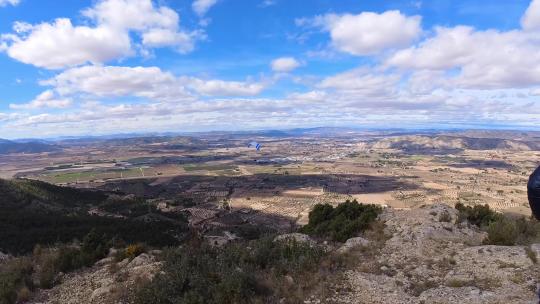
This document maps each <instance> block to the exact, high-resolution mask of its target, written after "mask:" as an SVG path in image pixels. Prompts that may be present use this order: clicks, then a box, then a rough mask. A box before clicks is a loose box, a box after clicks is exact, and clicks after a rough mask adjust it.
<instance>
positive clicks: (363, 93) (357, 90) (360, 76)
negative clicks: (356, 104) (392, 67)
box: [318, 68, 401, 98]
mask: <svg viewBox="0 0 540 304" xmlns="http://www.w3.org/2000/svg"><path fill="white" fill-rule="evenodd" d="M400 79H401V77H400V76H399V75H394V74H388V75H387V74H383V73H379V72H377V71H374V70H371V69H369V68H358V69H354V70H351V71H347V72H344V73H340V74H337V75H334V76H330V77H327V78H325V79H323V80H322V81H321V82H320V83H319V84H318V87H320V88H323V89H335V90H338V91H342V92H349V93H354V94H355V95H356V96H357V97H362V98H365V97H369V96H370V97H377V96H382V97H388V96H390V95H392V94H393V93H394V92H395V91H396V86H397V84H398V82H399V81H400Z"/></svg>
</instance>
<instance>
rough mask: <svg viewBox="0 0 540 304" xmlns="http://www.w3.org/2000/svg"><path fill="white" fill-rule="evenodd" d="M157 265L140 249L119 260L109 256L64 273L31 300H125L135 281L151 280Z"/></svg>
mask: <svg viewBox="0 0 540 304" xmlns="http://www.w3.org/2000/svg"><path fill="white" fill-rule="evenodd" d="M160 266H161V263H160V262H157V261H156V258H155V256H154V255H152V254H146V253H142V254H140V255H139V256H137V257H135V258H134V259H133V260H131V261H130V260H128V259H125V260H123V261H120V262H115V260H114V259H113V258H111V257H108V258H105V259H103V260H101V261H98V262H97V263H96V264H95V265H94V266H93V267H91V268H88V269H85V270H83V271H79V272H75V273H71V274H67V275H65V276H64V277H63V278H62V282H61V284H59V285H57V286H55V287H54V288H52V289H50V290H41V291H39V293H38V294H37V295H36V297H35V298H34V300H33V302H31V303H36V304H37V303H59V304H81V303H89V304H102V303H126V302H125V299H126V298H128V297H132V296H133V295H134V294H135V293H136V290H137V287H138V286H139V285H138V284H139V283H140V282H145V281H149V280H152V279H153V277H154V275H155V274H156V273H157V272H158V271H159V269H160Z"/></svg>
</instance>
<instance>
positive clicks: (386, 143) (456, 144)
mask: <svg viewBox="0 0 540 304" xmlns="http://www.w3.org/2000/svg"><path fill="white" fill-rule="evenodd" d="M371 147H373V148H376V149H399V150H402V151H412V152H415V151H416V152H421V151H452V150H464V149H471V150H511V151H512V150H513V151H531V150H540V141H532V140H510V139H503V138H493V137H491V138H473V137H465V136H445V135H441V136H419V135H410V136H396V137H389V138H383V139H380V140H377V141H375V142H372V144H371Z"/></svg>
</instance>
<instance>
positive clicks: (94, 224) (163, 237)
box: [0, 179, 187, 254]
mask: <svg viewBox="0 0 540 304" xmlns="http://www.w3.org/2000/svg"><path fill="white" fill-rule="evenodd" d="M96 208H99V209H100V210H102V212H103V213H105V214H104V215H92V214H91V213H90V212H89V211H90V210H91V209H92V210H93V209H96ZM149 214H150V215H152V216H154V218H156V217H157V216H158V215H161V213H160V212H159V211H158V210H156V208H155V207H152V206H149V205H147V204H146V203H145V201H144V200H142V199H138V198H133V199H123V198H121V197H119V198H114V197H110V196H109V194H108V193H106V192H102V191H97V190H96V191H94V190H83V189H76V188H69V187H59V186H55V185H51V184H47V183H44V182H40V181H34V180H24V179H15V180H3V179H0V252H4V253H6V252H7V253H12V254H18V253H26V252H29V251H31V250H32V248H34V246H35V245H36V244H42V245H45V246H47V245H52V244H55V243H65V242H70V241H72V240H73V239H79V240H80V239H82V238H83V237H84V236H85V235H86V234H87V233H89V232H90V231H92V230H95V231H97V232H99V233H100V234H106V235H108V236H109V237H111V238H115V237H116V238H118V239H120V240H123V241H125V242H128V243H138V242H143V243H146V244H149V245H151V246H170V245H176V244H177V243H178V241H179V235H181V234H182V233H184V232H185V231H187V224H186V223H185V220H184V219H183V217H178V216H175V217H174V220H171V219H167V220H159V219H160V218H157V220H155V221H142V220H139V219H138V218H141V217H144V216H146V215H149ZM162 218H164V217H162Z"/></svg>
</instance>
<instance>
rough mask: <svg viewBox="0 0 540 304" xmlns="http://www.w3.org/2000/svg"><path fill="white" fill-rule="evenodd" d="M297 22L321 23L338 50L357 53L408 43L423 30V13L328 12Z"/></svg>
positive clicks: (371, 53)
mask: <svg viewBox="0 0 540 304" xmlns="http://www.w3.org/2000/svg"><path fill="white" fill-rule="evenodd" d="M297 24H298V25H311V26H318V27H322V28H323V29H324V30H325V31H328V32H329V33H330V38H331V40H332V45H333V46H334V47H335V48H336V49H337V50H339V51H342V52H345V53H349V54H352V55H358V56H366V55H374V54H377V53H379V52H381V51H384V50H387V49H393V48H400V47H404V46H409V45H410V44H411V43H412V42H413V41H414V40H415V39H417V38H418V37H419V35H420V34H421V32H422V29H421V25H420V24H421V17H420V16H412V17H409V16H405V15H403V14H401V13H400V12H399V11H387V12H384V13H382V14H377V13H372V12H363V13H360V14H358V15H352V14H345V15H336V14H329V15H325V16H319V17H316V18H314V19H299V20H297Z"/></svg>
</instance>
